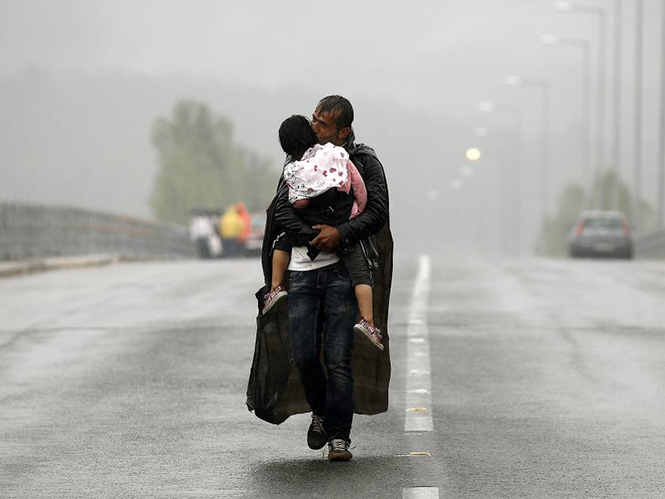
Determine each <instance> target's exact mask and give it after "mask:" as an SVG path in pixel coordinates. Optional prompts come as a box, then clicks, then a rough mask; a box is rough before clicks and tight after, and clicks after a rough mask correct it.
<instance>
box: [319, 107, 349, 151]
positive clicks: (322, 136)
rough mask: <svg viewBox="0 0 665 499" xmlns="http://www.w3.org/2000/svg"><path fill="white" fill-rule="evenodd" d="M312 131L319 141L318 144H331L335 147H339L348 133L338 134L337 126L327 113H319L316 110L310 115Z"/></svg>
mask: <svg viewBox="0 0 665 499" xmlns="http://www.w3.org/2000/svg"><path fill="white" fill-rule="evenodd" d="M312 130H314V133H315V134H316V137H317V138H318V139H319V144H327V143H328V142H332V143H333V144H335V145H336V146H341V145H343V144H344V141H345V140H346V136H347V135H348V133H340V130H337V124H336V123H335V120H334V119H333V118H332V116H330V113H329V112H327V111H324V112H320V111H319V110H318V109H317V110H316V111H314V114H313V115H312ZM342 130H346V129H345V128H343V129H342Z"/></svg>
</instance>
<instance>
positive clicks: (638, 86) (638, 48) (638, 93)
mask: <svg viewBox="0 0 665 499" xmlns="http://www.w3.org/2000/svg"><path fill="white" fill-rule="evenodd" d="M643 10H644V9H643V0H636V1H635V127H634V132H635V139H634V148H635V149H634V161H635V165H634V167H633V174H634V183H635V187H634V192H633V214H634V216H633V218H634V219H633V228H634V229H635V232H640V231H641V230H642V209H641V206H640V200H641V199H642V24H643V22H642V20H643V17H644V12H643Z"/></svg>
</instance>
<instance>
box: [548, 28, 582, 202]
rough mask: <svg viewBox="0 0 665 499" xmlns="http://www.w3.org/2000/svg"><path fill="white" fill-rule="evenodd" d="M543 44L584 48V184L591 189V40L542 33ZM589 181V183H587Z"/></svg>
mask: <svg viewBox="0 0 665 499" xmlns="http://www.w3.org/2000/svg"><path fill="white" fill-rule="evenodd" d="M540 40H541V42H542V43H543V45H549V46H560V47H574V48H578V49H581V50H582V117H581V120H580V123H581V135H582V184H583V185H584V187H585V188H589V192H591V189H590V185H591V182H590V175H589V173H590V166H591V147H590V142H591V98H590V94H591V89H590V87H591V55H590V52H591V50H590V43H589V40H585V39H582V38H561V37H559V36H556V35H549V34H548V35H542V36H541V37H540ZM587 182H588V183H589V184H588V185H587Z"/></svg>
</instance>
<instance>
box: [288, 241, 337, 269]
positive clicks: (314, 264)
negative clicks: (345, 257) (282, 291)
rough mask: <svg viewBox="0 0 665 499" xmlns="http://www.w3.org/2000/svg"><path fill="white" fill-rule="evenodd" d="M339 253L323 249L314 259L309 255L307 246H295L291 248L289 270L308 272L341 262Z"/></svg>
mask: <svg viewBox="0 0 665 499" xmlns="http://www.w3.org/2000/svg"><path fill="white" fill-rule="evenodd" d="M339 260H340V258H339V255H337V254H336V253H332V252H330V251H321V252H320V253H319V254H318V255H316V258H315V259H314V260H312V259H310V257H309V256H308V255H307V246H294V247H293V248H292V249H291V261H290V262H289V270H295V271H298V272H307V271H308V270H316V269H320V268H322V267H326V266H328V265H332V264H333V263H337V262H339Z"/></svg>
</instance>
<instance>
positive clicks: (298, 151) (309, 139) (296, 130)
mask: <svg viewBox="0 0 665 499" xmlns="http://www.w3.org/2000/svg"><path fill="white" fill-rule="evenodd" d="M318 142H319V141H318V139H317V138H316V134H315V133H314V131H313V130H312V126H311V125H310V124H309V121H308V120H307V118H305V117H304V116H301V115H295V114H294V115H293V116H291V117H290V118H286V119H285V120H284V121H283V122H282V124H281V125H280V127H279V143H280V144H281V145H282V149H283V150H284V152H285V153H286V154H288V155H289V156H291V157H292V158H293V159H296V160H300V159H301V158H302V155H303V154H305V151H306V150H307V149H309V148H310V147H312V146H314V144H317V143H318Z"/></svg>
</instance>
